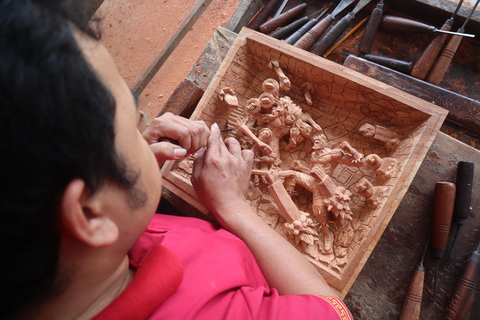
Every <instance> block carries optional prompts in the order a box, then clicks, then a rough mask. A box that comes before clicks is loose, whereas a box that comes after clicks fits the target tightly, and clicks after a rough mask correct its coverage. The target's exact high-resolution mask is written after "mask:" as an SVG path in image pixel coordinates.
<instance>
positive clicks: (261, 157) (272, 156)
mask: <svg viewBox="0 0 480 320" xmlns="http://www.w3.org/2000/svg"><path fill="white" fill-rule="evenodd" d="M258 140H260V141H261V142H263V143H265V144H268V145H269V146H270V148H271V149H272V150H273V152H271V153H269V154H265V153H264V152H263V151H262V149H261V148H259V147H258V145H254V146H253V148H252V151H253V153H254V155H255V158H254V163H255V168H257V169H260V170H270V169H272V168H278V166H279V165H280V163H281V160H280V158H279V157H278V155H279V154H280V146H279V145H278V140H276V139H274V138H273V133H272V130H270V129H269V128H262V129H260V131H259V132H258Z"/></svg>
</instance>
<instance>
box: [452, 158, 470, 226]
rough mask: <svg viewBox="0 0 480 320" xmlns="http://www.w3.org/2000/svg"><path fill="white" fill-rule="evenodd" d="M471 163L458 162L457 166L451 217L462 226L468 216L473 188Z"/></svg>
mask: <svg viewBox="0 0 480 320" xmlns="http://www.w3.org/2000/svg"><path fill="white" fill-rule="evenodd" d="M473 170H474V164H473V162H472V161H459V162H458V165H457V181H456V186H457V193H456V195H455V210H454V211H453V215H454V217H455V222H456V223H457V224H464V223H465V221H466V220H467V218H468V215H469V214H470V202H471V200H472V187H473Z"/></svg>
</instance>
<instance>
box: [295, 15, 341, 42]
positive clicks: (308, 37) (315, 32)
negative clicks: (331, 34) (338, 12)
mask: <svg viewBox="0 0 480 320" xmlns="http://www.w3.org/2000/svg"><path fill="white" fill-rule="evenodd" d="M333 19H334V17H333V16H332V15H331V14H329V15H328V16H326V17H325V18H323V19H322V20H320V22H318V23H317V24H316V25H315V26H313V27H312V29H310V30H309V31H308V32H307V33H306V34H305V35H303V36H302V37H301V38H300V39H298V41H297V42H295V44H294V46H295V47H298V48H302V49H303V50H308V49H310V48H311V47H312V46H313V44H314V43H315V41H317V39H318V38H320V36H321V35H322V34H323V33H324V32H325V30H327V28H328V27H329V26H330V24H331V23H332V22H333Z"/></svg>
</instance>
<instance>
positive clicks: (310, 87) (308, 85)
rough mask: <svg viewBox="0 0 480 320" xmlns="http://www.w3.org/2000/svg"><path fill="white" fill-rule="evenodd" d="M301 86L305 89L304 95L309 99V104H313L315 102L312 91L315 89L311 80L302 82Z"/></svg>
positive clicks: (306, 99)
mask: <svg viewBox="0 0 480 320" xmlns="http://www.w3.org/2000/svg"><path fill="white" fill-rule="evenodd" d="M300 87H301V88H302V89H303V95H304V97H305V101H307V104H308V105H309V106H311V105H312V104H313V100H312V93H313V91H314V88H313V85H312V84H311V83H310V82H308V81H306V82H304V83H302V85H301V86H300Z"/></svg>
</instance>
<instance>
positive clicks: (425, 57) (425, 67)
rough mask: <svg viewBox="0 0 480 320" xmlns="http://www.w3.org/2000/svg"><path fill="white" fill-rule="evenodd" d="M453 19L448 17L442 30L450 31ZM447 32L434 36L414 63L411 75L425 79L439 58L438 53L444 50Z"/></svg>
mask: <svg viewBox="0 0 480 320" xmlns="http://www.w3.org/2000/svg"><path fill="white" fill-rule="evenodd" d="M452 25H453V20H452V19H448V20H447V21H445V23H444V24H443V26H442V28H441V30H445V31H450V30H451V29H452ZM447 36H448V35H447V34H445V33H440V34H438V35H436V36H435V38H433V40H432V42H430V44H429V45H428V47H427V48H426V49H425V50H424V51H423V52H422V55H421V56H420V58H418V60H417V62H415V64H414V65H413V69H412V72H411V73H410V75H411V76H412V77H415V78H417V79H420V80H423V79H425V78H426V77H427V74H428V72H429V71H430V69H432V66H433V63H434V62H435V59H437V57H438V54H439V53H440V51H441V50H442V47H443V44H444V43H445V40H447Z"/></svg>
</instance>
